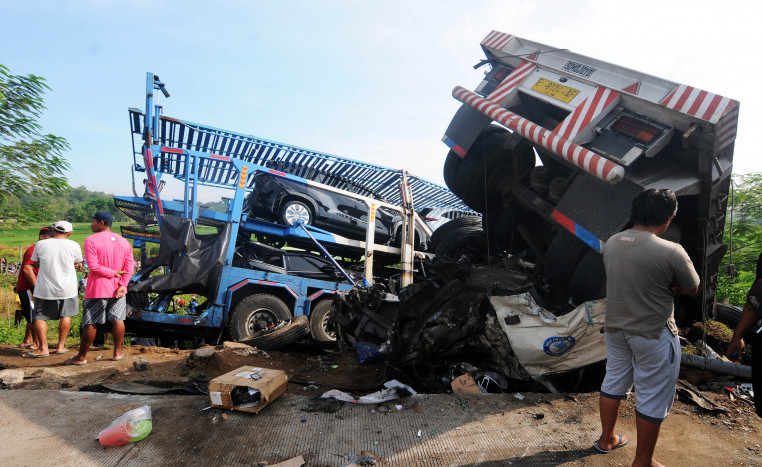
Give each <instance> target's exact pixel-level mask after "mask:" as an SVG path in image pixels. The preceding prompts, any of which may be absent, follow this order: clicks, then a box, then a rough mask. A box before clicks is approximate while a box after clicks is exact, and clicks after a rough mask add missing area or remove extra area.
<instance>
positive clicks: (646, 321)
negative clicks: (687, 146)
mask: <svg viewBox="0 0 762 467" xmlns="http://www.w3.org/2000/svg"><path fill="white" fill-rule="evenodd" d="M676 213H677V198H676V197H675V194H674V193H672V192H671V191H669V190H657V189H649V190H646V191H644V192H642V193H640V194H638V196H636V197H635V199H634V200H633V202H632V212H631V221H632V224H633V227H632V228H631V229H628V230H625V231H624V232H620V233H618V234H616V235H613V236H612V237H611V238H610V239H609V240H608V241H607V242H606V245H605V246H604V249H603V263H604V265H605V267H606V324H605V337H606V352H607V362H606V377H605V379H604V380H603V384H602V386H601V400H600V416H601V426H602V433H601V437H600V438H599V439H598V441H596V442H595V444H593V448H594V449H596V450H597V451H599V452H602V453H608V452H611V451H612V450H613V449H616V448H618V447H622V446H625V445H626V444H627V442H628V441H627V438H626V437H624V436H622V435H619V434H616V433H615V432H614V427H615V425H616V421H617V418H618V416H619V403H620V401H621V400H622V399H625V398H626V397H627V395H628V394H629V392H630V389H632V386H633V384H634V385H635V393H636V396H637V407H636V411H635V415H636V422H635V423H636V427H637V431H638V444H637V447H636V450H635V460H634V462H633V464H632V465H633V466H659V465H662V464H660V463H658V462H656V461H655V460H654V459H653V453H654V449H655V447H656V441H657V439H658V437H659V430H660V428H661V423H662V421H664V419H665V418H666V417H667V414H668V413H669V411H670V409H671V408H672V402H673V401H674V398H675V387H676V385H677V378H678V373H679V372H680V344H679V342H678V339H677V326H676V325H675V319H674V302H673V295H674V294H685V295H695V294H696V292H697V291H698V285H699V277H698V275H697V274H696V271H695V270H694V268H693V263H692V262H691V260H690V258H689V257H688V254H687V253H686V252H685V250H684V249H683V247H682V246H680V245H679V244H677V243H673V242H670V241H667V240H664V239H662V238H659V235H662V234H663V233H664V232H665V231H666V230H667V227H669V224H670V222H671V221H672V218H673V217H674V216H675V214H676Z"/></svg>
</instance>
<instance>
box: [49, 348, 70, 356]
mask: <svg viewBox="0 0 762 467" xmlns="http://www.w3.org/2000/svg"><path fill="white" fill-rule="evenodd" d="M68 351H69V349H66V350H64V351H63V352H59V351H57V350H56V351H55V352H53V353H54V354H56V355H63V354H65V353H66V352H68Z"/></svg>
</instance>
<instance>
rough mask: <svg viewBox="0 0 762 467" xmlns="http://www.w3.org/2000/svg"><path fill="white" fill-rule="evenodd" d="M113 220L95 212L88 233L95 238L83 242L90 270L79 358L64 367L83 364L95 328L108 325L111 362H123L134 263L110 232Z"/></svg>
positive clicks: (127, 249)
mask: <svg viewBox="0 0 762 467" xmlns="http://www.w3.org/2000/svg"><path fill="white" fill-rule="evenodd" d="M112 222H113V217H112V216H111V214H109V213H108V212H103V211H100V212H96V213H95V214H94V215H93V222H92V224H90V229H91V230H92V231H93V232H95V235H91V236H89V237H87V239H86V240H85V260H86V261H87V265H88V267H89V268H90V274H89V275H88V277H87V285H86V286H85V301H84V302H83V303H82V310H83V312H82V338H81V340H80V345H79V354H78V355H77V356H76V357H72V358H70V359H68V360H66V364H67V365H85V364H87V352H88V351H89V350H90V345H92V343H93V340H94V339H95V332H96V326H97V325H98V324H105V323H106V321H111V334H112V335H113V337H114V358H113V360H121V359H122V358H124V353H123V352H122V341H123V340H124V320H125V318H126V317H127V299H126V297H125V295H127V284H128V283H129V281H130V278H131V277H132V271H133V269H134V267H135V260H134V258H133V257H132V245H130V242H128V241H127V240H125V239H124V238H122V236H121V235H117V234H116V233H114V232H112V231H111V224H112Z"/></svg>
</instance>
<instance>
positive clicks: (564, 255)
mask: <svg viewBox="0 0 762 467" xmlns="http://www.w3.org/2000/svg"><path fill="white" fill-rule="evenodd" d="M589 248H590V247H589V246H587V245H586V244H585V243H584V242H583V241H582V240H580V239H578V238H577V237H575V236H574V235H573V234H572V233H571V232H569V231H568V230H566V229H563V228H560V229H559V230H558V232H557V233H556V236H555V237H553V240H552V241H551V242H550V246H549V247H548V251H547V252H546V253H545V261H544V262H543V266H544V267H543V269H544V271H545V280H547V281H548V283H549V284H550V285H552V286H555V287H557V288H559V289H561V290H564V291H567V292H568V291H569V283H570V282H571V280H572V276H573V275H574V271H576V269H577V265H579V262H580V261H581V260H582V257H583V256H585V253H587V251H588V249H589Z"/></svg>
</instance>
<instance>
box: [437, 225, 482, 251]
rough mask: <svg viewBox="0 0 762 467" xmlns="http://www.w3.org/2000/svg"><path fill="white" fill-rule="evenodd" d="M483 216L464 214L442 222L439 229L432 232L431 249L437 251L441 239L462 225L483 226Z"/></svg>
mask: <svg viewBox="0 0 762 467" xmlns="http://www.w3.org/2000/svg"><path fill="white" fill-rule="evenodd" d="M481 225H482V217H481V216H463V217H458V218H455V219H453V220H451V221H449V222H446V223H444V224H442V225H441V226H440V227H439V228H438V229H437V230H435V231H434V232H433V233H432V234H431V240H430V242H429V243H430V249H429V251H436V249H437V245H438V244H439V242H440V241H441V239H442V238H443V237H444V236H445V235H447V234H448V232H451V231H453V230H457V229H460V228H461V227H473V226H476V227H481Z"/></svg>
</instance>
